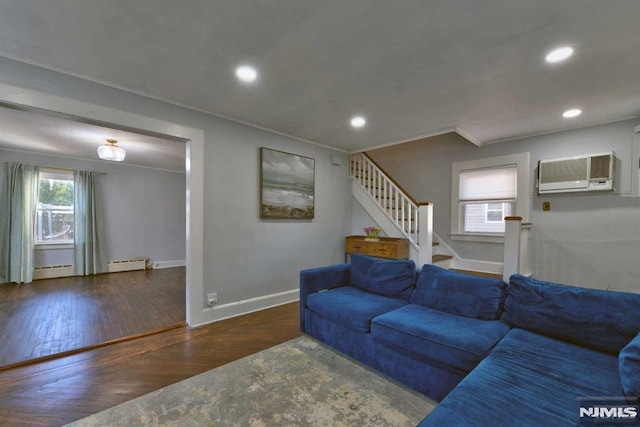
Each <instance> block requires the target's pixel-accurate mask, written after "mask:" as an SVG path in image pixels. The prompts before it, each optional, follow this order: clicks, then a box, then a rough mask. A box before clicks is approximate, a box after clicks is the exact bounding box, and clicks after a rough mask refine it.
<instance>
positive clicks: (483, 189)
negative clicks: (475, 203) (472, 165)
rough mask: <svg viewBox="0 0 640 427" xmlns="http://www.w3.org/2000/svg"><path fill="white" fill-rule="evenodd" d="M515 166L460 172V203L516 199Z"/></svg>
mask: <svg viewBox="0 0 640 427" xmlns="http://www.w3.org/2000/svg"><path fill="white" fill-rule="evenodd" d="M516 188H517V168H516V166H515V165H514V166H509V167H501V168H491V169H475V170H467V171H462V172H460V192H459V200H460V201H471V200H513V199H515V198H516Z"/></svg>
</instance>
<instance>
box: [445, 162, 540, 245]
mask: <svg viewBox="0 0 640 427" xmlns="http://www.w3.org/2000/svg"><path fill="white" fill-rule="evenodd" d="M452 183H453V184H452V185H453V186H452V199H451V224H452V225H451V236H452V238H453V239H456V240H473V241H490V242H500V241H503V239H504V229H505V222H504V218H505V217H507V216H511V215H519V216H522V217H523V218H526V217H528V211H529V194H528V183H529V153H522V154H515V155H508V156H500V157H494V158H490V159H482V160H472V161H467V162H458V163H454V164H453V165H452Z"/></svg>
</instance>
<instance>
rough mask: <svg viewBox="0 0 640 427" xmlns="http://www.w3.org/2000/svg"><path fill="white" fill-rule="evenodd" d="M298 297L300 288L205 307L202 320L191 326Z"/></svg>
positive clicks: (251, 311) (262, 308)
mask: <svg viewBox="0 0 640 427" xmlns="http://www.w3.org/2000/svg"><path fill="white" fill-rule="evenodd" d="M298 299H300V290H299V289H294V290H291V291H285V292H279V293H276V294H271V295H265V296H261V297H257V298H250V299H246V300H243V301H236V302H231V303H228V304H222V305H215V306H213V307H207V308H204V309H203V310H202V314H201V316H200V317H201V319H199V320H200V321H199V322H197V323H194V324H192V325H189V326H191V327H196V326H203V325H206V324H208V323H213V322H218V321H220V320H224V319H229V318H231V317H236V316H241V315H243V314H249V313H253V312H255V311H260V310H264V309H266V308H271V307H276V306H278V305H282V304H287V303H290V302H294V301H298Z"/></svg>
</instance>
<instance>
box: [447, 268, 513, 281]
mask: <svg viewBox="0 0 640 427" xmlns="http://www.w3.org/2000/svg"><path fill="white" fill-rule="evenodd" d="M451 270H452V271H457V272H458V273H464V274H471V275H472V276H481V277H491V278H492V279H500V280H502V274H497V273H486V272H484V271H473V270H461V269H459V268H452V269H451Z"/></svg>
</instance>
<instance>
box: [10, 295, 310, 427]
mask: <svg viewBox="0 0 640 427" xmlns="http://www.w3.org/2000/svg"><path fill="white" fill-rule="evenodd" d="M298 307H299V306H298V303H291V304H285V305H282V306H279V307H274V308H270V309H268V310H263V311H259V312H256V313H251V314H247V315H245V316H240V317H237V318H233V319H228V320H224V321H221V322H217V323H214V324H210V325H206V326H202V327H199V328H193V329H190V328H187V327H184V328H178V329H173V330H170V331H166V332H161V333H158V334H155V335H150V336H145V337H142V338H139V339H135V340H131V341H126V342H121V343H118V344H114V345H110V346H107V347H102V348H99V349H95V350H91V351H86V352H83V353H79V354H75V355H73V356H68V357H64V358H60V359H55V360H50V361H47V362H43V363H38V364H34V365H27V366H23V367H19V368H15V369H11V370H7V371H2V372H0V390H2V393H1V395H0V425H2V426H7V427H10V426H54V425H62V424H65V423H68V422H71V421H74V420H76V419H79V418H82V417H84V416H87V415H90V414H92V413H95V412H98V411H101V410H103V409H107V408H109V407H112V406H115V405H117V404H119V403H122V402H125V401H127V400H130V399H133V398H135V397H138V396H141V395H144V394H146V393H149V392H151V391H154V390H157V389H159V388H162V387H164V386H167V385H170V384H173V383H175V382H177V381H180V380H183V379H186V378H189V377H191V376H194V375H197V374H199V373H202V372H205V371H207V370H209V369H213V368H216V367H218V366H221V365H223V364H226V363H229V362H231V361H234V360H237V359H240V358H242V357H245V356H248V355H250V354H253V353H255V352H258V351H261V350H264V349H266V348H269V347H272V346H274V345H277V344H280V343H282V342H285V341H288V340H290V339H293V338H295V337H297V336H299V335H300V331H299V325H298V320H299V316H298Z"/></svg>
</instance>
